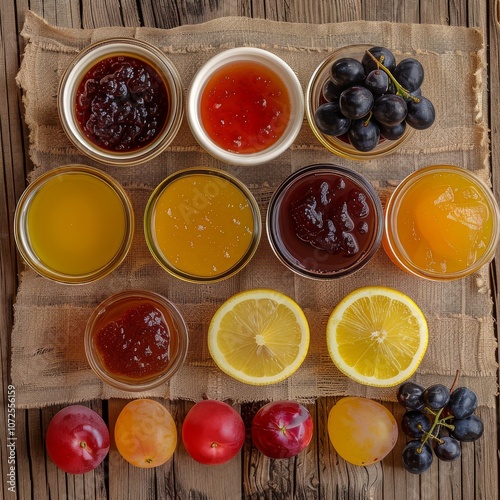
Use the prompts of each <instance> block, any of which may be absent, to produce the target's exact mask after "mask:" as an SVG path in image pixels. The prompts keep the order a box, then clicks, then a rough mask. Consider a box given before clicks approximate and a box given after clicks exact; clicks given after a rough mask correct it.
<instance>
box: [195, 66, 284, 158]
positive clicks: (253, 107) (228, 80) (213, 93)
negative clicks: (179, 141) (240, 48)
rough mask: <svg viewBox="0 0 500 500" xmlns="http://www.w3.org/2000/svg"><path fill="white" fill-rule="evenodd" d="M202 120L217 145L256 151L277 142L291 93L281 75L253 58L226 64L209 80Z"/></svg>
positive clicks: (203, 101)
mask: <svg viewBox="0 0 500 500" xmlns="http://www.w3.org/2000/svg"><path fill="white" fill-rule="evenodd" d="M200 109H201V121H202V124H203V127H204V128H205V130H206V132H207V134H208V136H209V137H210V138H211V139H212V141H214V142H215V143H216V144H217V145H218V146H219V147H221V148H222V149H224V150H226V151H231V152H234V153H242V154H249V153H256V152H260V151H263V150H265V149H266V148H268V147H269V146H271V145H272V144H274V143H275V142H277V141H278V140H279V139H280V137H281V136H282V135H283V132H284V131H285V129H286V127H287V124H288V121H289V119H290V112H291V111H290V110H291V103H290V96H289V94H288V90H287V88H286V86H285V84H284V83H283V81H282V80H281V78H280V77H279V76H278V75H277V74H276V73H275V72H274V71H272V70H271V69H269V68H268V67H266V66H264V65H263V64H260V63H258V62H253V61H241V62H233V63H229V64H226V65H225V66H223V67H222V68H220V69H219V70H218V71H216V72H215V73H214V74H213V75H212V76H211V77H210V79H209V80H208V82H207V84H206V86H205V88H204V89H203V92H202V96H201V106H200Z"/></svg>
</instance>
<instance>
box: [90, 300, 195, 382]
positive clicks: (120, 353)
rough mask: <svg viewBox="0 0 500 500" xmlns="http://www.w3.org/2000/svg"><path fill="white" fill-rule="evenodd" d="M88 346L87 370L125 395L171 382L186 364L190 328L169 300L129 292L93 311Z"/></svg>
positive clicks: (104, 302)
mask: <svg viewBox="0 0 500 500" xmlns="http://www.w3.org/2000/svg"><path fill="white" fill-rule="evenodd" d="M84 342H85V354H86V356H87V360H88V362H89V365H90V367H91V368H92V370H93V371H94V372H95V373H96V374H97V375H98V376H99V377H100V378H101V379H102V380H103V381H104V382H106V383H107V384H109V385H111V386H112V387H115V388H116V389H121V390H123V391H134V392H137V391H147V390H149V389H152V388H153V387H157V386H158V385H160V384H163V383H165V382H167V381H168V380H170V379H171V378H172V376H173V375H174V374H175V373H176V372H177V371H178V370H179V368H180V367H181V366H182V364H183V363H184V360H185V358H186V354H187V350H188V329H187V326H186V323H185V321H184V319H183V317H182V315H181V313H180V312H179V310H178V309H177V307H176V306H175V305H174V304H172V303H171V302H170V301H169V300H167V299H166V298H165V297H163V296H161V295H159V294H157V293H154V292H149V291H146V290H127V291H124V292H118V293H115V294H114V295H111V296H110V297H108V298H107V299H105V300H104V301H103V302H101V303H100V304H99V305H98V306H97V307H96V308H95V309H94V311H93V312H92V314H91V315H90V317H89V319H88V321H87V325H86V328H85V337H84Z"/></svg>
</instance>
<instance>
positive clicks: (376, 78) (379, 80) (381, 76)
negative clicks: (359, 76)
mask: <svg viewBox="0 0 500 500" xmlns="http://www.w3.org/2000/svg"><path fill="white" fill-rule="evenodd" d="M364 86H365V87H366V88H367V89H368V90H369V91H370V92H371V93H372V94H374V95H382V94H384V93H385V92H387V90H388V88H389V77H388V76H387V73H384V72H383V71H382V70H381V69H374V70H373V71H370V73H368V75H366V78H365V82H364Z"/></svg>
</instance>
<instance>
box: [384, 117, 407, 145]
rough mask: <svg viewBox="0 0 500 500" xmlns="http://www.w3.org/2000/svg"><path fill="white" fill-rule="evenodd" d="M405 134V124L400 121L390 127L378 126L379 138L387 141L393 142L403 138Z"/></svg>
mask: <svg viewBox="0 0 500 500" xmlns="http://www.w3.org/2000/svg"><path fill="white" fill-rule="evenodd" d="M405 132H406V122H405V121H402V122H401V123H398V124H396V125H393V126H391V127H389V126H387V125H380V136H381V137H384V138H385V139H388V140H389V141H395V140H397V139H399V138H401V137H403V135H404V133H405Z"/></svg>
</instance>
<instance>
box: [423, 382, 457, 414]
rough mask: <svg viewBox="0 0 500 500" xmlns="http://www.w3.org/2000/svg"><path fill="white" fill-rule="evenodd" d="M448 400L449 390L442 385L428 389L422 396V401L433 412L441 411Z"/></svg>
mask: <svg viewBox="0 0 500 500" xmlns="http://www.w3.org/2000/svg"><path fill="white" fill-rule="evenodd" d="M449 400H450V390H449V389H448V387H446V386H445V385H443V384H435V385H431V386H430V387H428V388H427V389H426V390H425V391H424V392H423V394H422V401H423V402H424V403H425V406H427V408H430V409H431V410H433V411H438V410H441V408H444V407H445V406H446V405H447V404H448V401H449Z"/></svg>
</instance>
